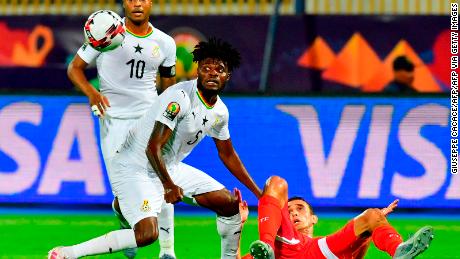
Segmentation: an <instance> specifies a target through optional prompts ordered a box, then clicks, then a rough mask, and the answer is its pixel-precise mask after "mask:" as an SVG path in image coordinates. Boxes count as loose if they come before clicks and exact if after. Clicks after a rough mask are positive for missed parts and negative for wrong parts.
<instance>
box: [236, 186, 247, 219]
mask: <svg viewBox="0 0 460 259" xmlns="http://www.w3.org/2000/svg"><path fill="white" fill-rule="evenodd" d="M233 195H235V197H236V200H237V201H238V204H239V208H240V215H241V224H244V223H245V222H246V220H248V215H249V208H248V203H247V202H246V201H244V200H243V196H242V195H241V191H240V190H238V188H235V189H233Z"/></svg>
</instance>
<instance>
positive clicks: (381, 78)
mask: <svg viewBox="0 0 460 259" xmlns="http://www.w3.org/2000/svg"><path fill="white" fill-rule="evenodd" d="M451 2H453V1H448V0H304V1H302V0H153V5H154V8H153V9H152V12H153V15H152V17H151V22H152V23H153V25H154V26H156V27H158V28H160V29H162V30H163V31H165V32H167V33H169V34H170V35H172V36H173V37H174V39H175V40H176V44H177V58H178V60H177V75H178V79H180V80H185V79H190V78H193V77H194V76H195V75H194V73H193V71H194V68H195V67H194V64H193V63H192V62H191V58H192V57H191V55H190V54H189V52H190V51H191V50H192V47H193V46H194V45H195V43H196V42H197V41H199V40H202V39H204V38H206V37H208V36H218V37H221V38H224V39H226V40H228V41H230V42H232V43H233V44H234V45H235V46H236V47H237V48H239V49H240V50H241V52H242V57H243V65H242V67H241V68H240V69H239V70H237V71H235V73H234V74H233V79H232V81H231V83H230V85H229V86H228V88H227V89H226V92H225V94H224V97H223V98H224V100H225V101H226V103H227V104H228V107H229V110H230V113H231V120H230V127H231V132H232V140H233V142H234V144H235V146H236V148H237V150H238V152H239V154H240V156H241V158H242V160H243V161H244V162H245V164H246V166H247V168H248V169H249V171H250V172H251V173H252V175H253V177H254V178H255V180H256V182H257V183H258V184H259V185H260V186H263V184H264V182H265V179H266V178H267V177H268V176H270V175H273V174H278V175H281V176H283V177H285V178H286V179H287V180H288V182H289V184H290V194H291V195H301V196H304V197H305V198H307V199H308V200H309V201H310V202H311V203H312V205H313V206H314V207H315V209H316V211H317V213H318V215H319V217H320V223H319V224H318V227H317V228H316V233H317V234H318V235H325V234H328V233H331V232H333V231H334V230H336V229H338V228H339V227H340V226H341V225H342V224H343V223H345V222H346V220H347V219H349V218H351V217H353V216H354V215H356V213H359V212H360V211H362V210H363V209H365V208H367V207H383V206H386V204H388V203H390V202H391V201H392V200H393V199H395V198H398V199H400V200H401V202H400V208H398V209H397V211H396V212H395V213H394V214H393V215H391V216H390V221H391V222H393V223H394V224H395V225H396V228H397V229H398V230H400V231H401V233H402V234H403V236H405V237H407V235H408V234H409V233H410V232H413V231H414V230H415V229H417V228H418V227H420V226H422V225H427V224H431V225H433V226H434V227H435V231H436V238H435V240H434V242H433V247H432V248H431V249H429V250H428V251H427V252H426V253H425V254H423V256H421V258H459V257H460V255H458V252H457V250H458V249H457V248H458V244H457V243H456V239H457V237H458V235H459V234H460V233H459V232H460V216H459V215H460V214H459V213H458V212H459V211H460V210H459V209H460V178H459V177H458V175H452V174H451V173H450V171H451V170H450V169H451V165H450V143H449V141H448V140H449V138H450V137H449V136H450V122H451V121H450V117H449V114H450V102H449V96H450V91H451V87H450V72H449V71H451V70H450V56H451V54H450V11H451V6H450V3H451ZM99 9H111V10H114V11H117V12H118V13H119V14H122V12H123V10H122V7H121V2H119V1H116V0H0V35H2V36H3V37H2V39H3V40H2V41H0V204H1V206H0V258H44V257H45V255H46V253H47V251H48V250H49V249H50V248H52V247H53V246H55V245H58V244H73V243H75V242H80V241H83V240H86V239H88V238H90V237H93V236H95V235H100V234H102V233H105V232H107V231H109V230H111V229H114V228H117V222H116V220H115V218H114V217H113V216H112V215H111V210H110V201H111V200H112V196H111V191H110V185H109V183H108V180H107V177H106V175H105V168H104V166H103V162H102V161H103V160H102V157H101V154H100V151H99V148H98V141H99V140H98V125H97V121H96V119H95V118H93V117H92V116H91V113H90V110H89V108H88V105H87V99H86V98H85V97H83V96H81V93H79V92H78V91H77V90H76V89H74V88H73V86H72V85H71V83H70V82H69V81H68V79H67V76H66V67H67V64H68V62H69V61H70V60H71V58H72V57H73V55H74V54H75V52H76V51H77V49H78V48H79V47H80V45H81V44H82V43H83V39H84V38H83V29H82V27H83V23H84V21H85V19H86V18H87V16H88V15H89V14H90V13H91V12H93V11H96V10H99ZM400 55H405V56H406V57H408V58H409V59H410V60H411V61H412V62H413V63H414V64H415V71H414V72H415V81H414V83H413V88H414V89H415V91H416V92H414V93H411V94H409V95H408V94H402V93H401V94H399V93H395V94H386V93H383V92H382V91H383V88H384V86H385V85H386V84H388V83H389V82H390V81H391V80H392V70H391V64H392V61H393V59H394V58H395V57H397V56H400ZM88 77H89V78H91V79H92V83H93V84H94V85H95V86H96V87H97V85H98V82H97V77H96V73H95V69H94V67H93V68H91V69H89V70H88ZM187 162H188V163H190V164H191V165H194V166H196V167H198V168H201V169H204V171H206V172H207V173H209V174H210V175H212V176H214V177H215V178H216V179H218V180H219V181H221V182H222V183H224V184H225V185H226V186H227V187H228V188H229V189H231V188H233V187H238V188H240V189H242V191H243V195H244V197H245V199H247V200H248V202H249V204H250V205H251V206H252V207H253V208H255V206H256V205H257V201H256V199H255V198H254V197H253V196H252V195H251V194H250V193H249V192H248V190H247V189H245V188H244V187H242V186H241V185H240V184H238V183H237V181H236V180H235V179H233V177H232V176H231V175H230V174H229V173H228V172H227V171H226V169H225V168H224V167H223V166H222V165H221V164H220V162H219V161H218V158H217V155H216V152H215V150H214V148H213V143H212V142H211V141H203V143H202V144H201V145H200V146H199V147H198V148H197V149H196V150H195V151H194V153H193V154H192V155H191V156H190V157H188V158H187ZM202 211H203V210H201V209H199V208H194V207H191V206H188V205H184V204H180V205H177V206H176V215H177V217H176V254H177V255H178V258H187V259H188V258H218V255H219V245H218V242H219V241H218V236H217V233H216V231H215V220H214V217H213V215H212V214H209V213H204V212H202ZM255 213H256V211H255V210H254V211H252V213H251V218H250V220H249V222H248V224H247V226H246V228H245V229H244V231H243V240H242V251H243V252H247V250H248V249H247V248H248V245H249V243H250V242H251V241H252V240H254V239H256V238H257V233H256V229H257V221H256V220H255V216H256V214H255ZM157 251H158V248H157V245H156V244H155V245H153V246H152V247H149V248H143V249H141V252H140V255H139V258H152V257H153V258H154V257H155V256H156V255H157ZM100 258H122V255H121V254H114V255H109V256H101V257H100ZM367 258H386V257H385V255H383V254H382V253H379V252H378V251H376V249H375V248H372V249H371V250H370V251H369V254H368V256H367Z"/></svg>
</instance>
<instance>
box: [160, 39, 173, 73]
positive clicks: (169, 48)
mask: <svg viewBox="0 0 460 259" xmlns="http://www.w3.org/2000/svg"><path fill="white" fill-rule="evenodd" d="M164 51H165V55H166V58H165V60H164V61H163V63H162V64H161V66H162V67H172V66H174V65H175V64H176V43H175V42H174V39H173V38H171V37H170V38H168V43H167V45H166V48H165V50H164Z"/></svg>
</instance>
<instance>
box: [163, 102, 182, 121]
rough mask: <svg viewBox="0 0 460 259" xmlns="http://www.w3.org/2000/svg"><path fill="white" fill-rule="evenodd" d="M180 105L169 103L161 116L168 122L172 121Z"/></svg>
mask: <svg viewBox="0 0 460 259" xmlns="http://www.w3.org/2000/svg"><path fill="white" fill-rule="evenodd" d="M179 111H180V105H179V104H178V103H176V102H170V103H169V104H168V107H166V110H165V111H164V112H163V116H164V117H165V118H167V119H168V120H170V121H173V120H174V118H176V116H177V114H179Z"/></svg>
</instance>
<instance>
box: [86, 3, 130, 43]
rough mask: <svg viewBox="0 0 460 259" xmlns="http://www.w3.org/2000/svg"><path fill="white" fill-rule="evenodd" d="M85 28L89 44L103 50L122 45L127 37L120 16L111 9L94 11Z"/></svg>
mask: <svg viewBox="0 0 460 259" xmlns="http://www.w3.org/2000/svg"><path fill="white" fill-rule="evenodd" d="M83 30H84V32H85V38H86V41H87V42H88V44H89V45H91V47H93V48H94V49H96V50H98V51H102V52H104V51H109V50H113V49H115V48H116V47H118V46H120V45H121V43H122V42H123V39H124V38H125V28H124V27H123V22H122V20H121V18H120V16H118V14H116V13H114V12H112V11H110V10H100V11H97V12H95V13H92V14H91V15H90V16H89V17H88V20H87V21H86V23H85V27H84V29H83Z"/></svg>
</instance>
